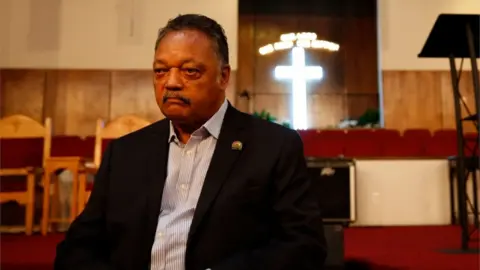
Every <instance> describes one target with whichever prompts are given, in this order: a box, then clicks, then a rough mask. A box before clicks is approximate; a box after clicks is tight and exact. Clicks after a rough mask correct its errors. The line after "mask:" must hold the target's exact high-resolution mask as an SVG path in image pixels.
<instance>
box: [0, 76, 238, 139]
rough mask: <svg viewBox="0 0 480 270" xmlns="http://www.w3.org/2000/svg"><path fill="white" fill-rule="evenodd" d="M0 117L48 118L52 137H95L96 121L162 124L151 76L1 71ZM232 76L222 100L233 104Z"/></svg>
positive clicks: (233, 80) (233, 81) (233, 88)
mask: <svg viewBox="0 0 480 270" xmlns="http://www.w3.org/2000/svg"><path fill="white" fill-rule="evenodd" d="M0 78H1V80H0V82H1V85H0V91H1V101H0V106H1V115H2V117H3V116H8V115H12V114H24V115H26V116H29V117H31V118H33V119H35V120H37V121H43V119H44V118H45V117H47V116H48V117H51V118H52V122H53V131H54V134H55V135H79V136H88V135H94V134H95V124H96V120H97V119H98V118H102V119H105V120H107V121H108V120H111V119H114V118H117V117H119V116H122V115H126V114H135V115H137V116H139V117H142V118H145V119H147V120H149V121H152V122H153V121H157V120H159V119H162V118H163V115H162V114H161V112H160V110H159V109H158V107H157V104H156V102H155V98H154V91H153V84H152V71H150V70H144V71H139V70H136V71H128V70H120V71H109V70H21V69H12V70H0ZM234 84H235V72H232V75H231V85H230V87H229V89H227V98H228V99H229V100H230V101H231V102H232V103H234V102H235V87H234Z"/></svg>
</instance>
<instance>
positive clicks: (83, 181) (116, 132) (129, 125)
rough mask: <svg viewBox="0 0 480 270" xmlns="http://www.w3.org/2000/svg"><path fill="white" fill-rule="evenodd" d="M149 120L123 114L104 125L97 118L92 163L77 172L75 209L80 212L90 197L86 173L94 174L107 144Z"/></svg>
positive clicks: (89, 186) (145, 124)
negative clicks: (77, 182)
mask: <svg viewBox="0 0 480 270" xmlns="http://www.w3.org/2000/svg"><path fill="white" fill-rule="evenodd" d="M150 124H151V122H150V121H148V120H145V119H143V118H140V117H138V116H135V115H125V116H121V117H118V118H116V119H114V120H112V121H110V122H109V123H107V124H106V125H105V122H104V121H103V120H102V119H98V120H97V127H96V134H95V148H94V157H93V163H92V164H86V166H85V168H84V170H83V171H81V172H80V174H79V187H78V197H77V198H78V206H77V209H78V211H79V213H80V212H82V210H83V208H84V207H85V204H86V203H87V201H88V198H89V197H90V192H91V188H92V185H87V174H95V173H96V172H97V169H98V168H99V167H100V163H101V160H102V154H103V151H104V150H105V148H106V146H107V144H108V143H109V142H110V141H111V140H113V139H116V138H119V137H122V136H124V135H127V134H129V133H131V132H134V131H137V130H139V129H141V128H144V127H146V126H148V125H150Z"/></svg>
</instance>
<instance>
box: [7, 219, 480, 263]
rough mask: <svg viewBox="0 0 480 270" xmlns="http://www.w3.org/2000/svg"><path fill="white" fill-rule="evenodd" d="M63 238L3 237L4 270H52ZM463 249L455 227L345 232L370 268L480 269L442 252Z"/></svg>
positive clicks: (353, 252) (355, 254)
mask: <svg viewBox="0 0 480 270" xmlns="http://www.w3.org/2000/svg"><path fill="white" fill-rule="evenodd" d="M62 237H63V235H61V234H52V235H49V236H47V237H42V236H38V235H35V236H30V237H27V236H24V235H2V236H1V246H0V247H1V269H2V270H50V269H52V261H53V258H54V256H55V246H56V244H57V243H58V242H59V241H60V240H61V239H62ZM476 237H478V234H477V235H476ZM474 245H476V246H477V247H478V242H475V243H472V247H473V246H474ZM459 247H460V229H459V228H458V227H453V226H447V227H443V226H442V227H381V228H349V229H347V230H346V231H345V249H346V251H345V252H346V258H347V259H348V260H358V261H362V262H365V263H368V264H369V265H370V268H369V269H410V270H456V269H458V270H478V269H480V263H479V262H480V257H479V254H478V253H477V254H446V253H442V252H441V251H442V250H445V249H457V248H459ZM349 265H353V264H349ZM356 267H359V265H356ZM348 268H350V267H348ZM355 269H364V268H355Z"/></svg>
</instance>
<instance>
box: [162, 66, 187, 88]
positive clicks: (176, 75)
mask: <svg viewBox="0 0 480 270" xmlns="http://www.w3.org/2000/svg"><path fill="white" fill-rule="evenodd" d="M167 76H168V77H167V80H166V82H165V88H166V89H167V90H181V89H182V88H183V82H182V78H181V74H180V71H179V70H178V69H176V68H172V69H170V71H169V72H168V75H167Z"/></svg>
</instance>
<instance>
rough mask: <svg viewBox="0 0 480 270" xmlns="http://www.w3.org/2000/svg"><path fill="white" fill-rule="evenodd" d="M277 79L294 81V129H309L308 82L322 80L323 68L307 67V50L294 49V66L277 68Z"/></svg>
mask: <svg viewBox="0 0 480 270" xmlns="http://www.w3.org/2000/svg"><path fill="white" fill-rule="evenodd" d="M275 77H276V78H277V79H290V80H292V125H293V128H294V129H307V128H308V121H307V111H308V109H307V81H309V80H321V79H322V78H323V69H322V67H321V66H305V49H304V48H302V47H294V48H293V49H292V65H291V66H277V67H275Z"/></svg>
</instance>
